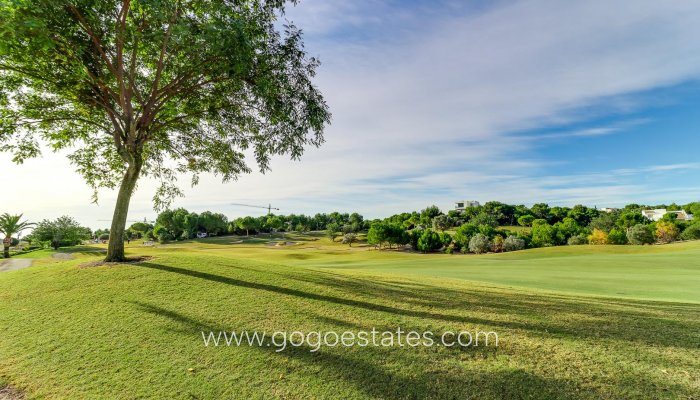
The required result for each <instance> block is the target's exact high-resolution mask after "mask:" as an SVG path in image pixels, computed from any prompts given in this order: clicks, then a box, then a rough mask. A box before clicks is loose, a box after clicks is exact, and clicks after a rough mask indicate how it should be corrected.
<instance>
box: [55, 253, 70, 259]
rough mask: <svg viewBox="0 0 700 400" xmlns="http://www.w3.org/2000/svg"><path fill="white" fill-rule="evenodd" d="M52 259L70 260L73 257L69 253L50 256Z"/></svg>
mask: <svg viewBox="0 0 700 400" xmlns="http://www.w3.org/2000/svg"><path fill="white" fill-rule="evenodd" d="M51 257H53V258H56V259H59V260H72V259H73V255H72V254H69V253H53V255H52V256H51Z"/></svg>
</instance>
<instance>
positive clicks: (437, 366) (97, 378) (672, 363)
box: [0, 235, 700, 399]
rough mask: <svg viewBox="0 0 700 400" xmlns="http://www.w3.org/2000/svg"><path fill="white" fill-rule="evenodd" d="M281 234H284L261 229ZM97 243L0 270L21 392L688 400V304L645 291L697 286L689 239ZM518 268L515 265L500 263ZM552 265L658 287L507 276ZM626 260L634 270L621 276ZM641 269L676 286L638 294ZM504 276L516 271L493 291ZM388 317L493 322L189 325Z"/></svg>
mask: <svg viewBox="0 0 700 400" xmlns="http://www.w3.org/2000/svg"><path fill="white" fill-rule="evenodd" d="M314 239H318V240H314ZM283 240H284V241H285V242H287V241H289V242H296V243H297V244H293V245H287V244H285V245H284V246H276V245H269V246H268V245H267V244H266V243H267V242H269V241H272V242H273V243H279V242H281V241H283ZM241 241H242V242H241ZM231 242H237V243H235V244H232V243H231ZM103 247H104V246H91V247H88V248H80V249H75V250H76V251H74V252H73V253H72V254H73V255H74V256H75V257H76V259H75V260H71V261H63V260H59V259H54V258H48V257H50V252H47V253H46V254H45V255H46V256H47V258H45V259H43V260H40V261H39V262H36V263H35V266H33V267H31V268H27V269H24V270H21V271H14V272H8V273H3V274H0V355H1V356H0V382H5V383H12V384H13V385H15V386H17V387H19V388H21V389H23V390H24V391H25V392H26V393H27V394H28V396H29V397H30V398H33V397H37V398H91V399H99V398H105V399H107V398H109V399H113V398H199V399H206V398H274V397H278V398H298V399H307V398H344V399H353V398H358V399H359V398H388V399H405V398H455V399H469V398H474V399H477V398H478V399H491V398H508V399H511V398H551V399H554V398H587V399H599V398H640V399H649V398H668V399H678V398H686V399H688V398H693V396H695V395H696V394H697V393H698V392H700V386H699V383H700V374H699V371H700V361H699V360H700V306H699V305H697V304H693V303H689V302H679V301H678V302H668V301H658V300H659V299H666V298H668V297H673V296H677V297H688V300H689V301H690V300H694V301H697V299H696V298H695V299H694V298H693V296H692V295H689V294H687V293H686V292H685V290H686V289H684V288H686V286H691V285H694V283H693V281H692V279H697V278H695V277H696V276H697V275H698V267H697V265H698V263H697V262H693V260H696V259H697V256H698V251H699V249H700V246H699V245H698V244H697V243H690V244H679V245H676V246H657V247H645V248H633V247H627V248H612V247H611V248H595V249H594V248H587V247H577V248H561V249H559V248H557V249H541V250H534V251H526V252H520V253H512V254H503V255H487V256H469V255H466V256H465V255H455V256H448V255H441V254H440V255H438V254H436V255H421V254H406V253H399V252H379V251H374V250H372V251H369V250H367V248H365V247H359V246H358V247H356V246H354V247H353V248H350V247H348V246H347V245H341V244H339V243H337V242H336V243H331V242H330V241H329V240H327V239H325V238H322V237H320V236H319V235H316V236H308V235H289V237H287V238H285V239H283V238H282V237H281V236H280V235H277V236H276V237H273V238H271V239H270V238H266V237H257V238H241V237H219V238H212V239H205V240H199V241H192V242H188V243H182V242H180V243H173V244H170V245H165V246H156V247H147V246H143V245H142V244H141V243H140V242H132V244H131V245H130V246H129V248H128V253H129V254H130V255H152V256H154V257H155V258H154V259H153V260H151V261H148V262H145V263H142V264H139V265H119V266H106V267H97V268H85V269H81V268H79V267H78V266H79V265H80V264H82V263H85V262H86V261H92V260H97V259H99V257H100V255H99V252H100V251H101V250H102V249H103ZM625 260H627V261H625ZM572 262H573V265H572ZM530 263H531V264H530ZM537 266H540V267H539V268H537ZM518 268H521V269H522V268H525V269H526V271H523V272H522V274H521V275H522V276H520V277H518V278H507V276H508V275H513V274H515V273H516V272H517V271H516V270H517V269H518ZM616 268H617V270H616ZM649 268H651V270H650V271H647V269H649ZM479 269H489V270H493V271H492V272H491V273H490V274H485V273H484V275H482V276H477V278H479V279H477V280H479V281H480V282H476V281H469V280H466V279H469V274H467V273H465V272H460V271H461V270H466V271H477V270H479ZM553 269H556V270H559V271H564V272H561V273H562V274H564V273H565V272H566V271H579V273H580V274H581V275H583V276H585V275H586V273H590V275H591V277H592V278H591V280H592V281H595V280H601V281H605V280H606V279H608V275H605V274H604V273H603V272H602V271H603V270H604V269H607V271H608V273H609V274H613V275H610V276H612V277H613V278H610V279H619V280H620V282H619V284H618V286H619V287H623V288H626V289H624V290H628V291H632V290H633V289H634V290H640V291H641V290H643V289H646V290H647V291H648V292H649V293H651V294H647V295H646V296H638V297H648V298H653V297H654V296H657V297H658V298H657V299H655V300H638V299H631V298H627V299H625V298H622V295H618V296H615V295H614V294H610V293H607V292H606V290H608V289H607V288H606V286H604V285H603V286H600V285H598V286H596V285H594V284H593V283H591V282H579V284H578V285H579V286H580V287H581V288H580V289H579V291H585V292H586V295H583V294H580V293H576V290H571V288H572V287H574V286H571V285H570V284H569V283H567V282H566V281H565V280H561V281H560V284H559V286H558V287H555V288H553V289H552V290H545V289H548V288H543V287H538V286H537V285H536V284H534V283H533V282H531V281H527V280H524V278H523V277H524V276H527V275H533V281H537V280H543V281H547V282H548V284H547V285H550V286H552V285H555V284H556V282H557V280H556V279H555V278H554V276H553V275H552V274H551V270H553ZM615 271H618V272H617V274H618V275H617V277H615ZM629 271H636V272H637V273H638V274H637V275H638V276H640V277H641V278H637V275H632V276H633V277H634V279H636V280H635V281H634V282H629V281H627V280H625V279H631V278H630V277H629V273H631V272H629ZM684 271H685V272H684ZM684 274H686V275H684ZM654 275H655V276H656V277H657V280H658V281H661V282H662V283H663V282H666V283H663V285H665V284H670V283H671V282H675V285H676V287H677V288H678V291H679V293H680V294H678V295H674V294H673V290H672V288H664V289H663V290H661V291H660V292H658V293H657V292H655V290H656V289H655V287H654V285H653V281H649V280H648V279H651V278H652V277H653V276H654ZM669 275H670V276H671V278H669ZM625 276H627V278H625ZM499 277H500V278H499ZM535 278H536V279H535ZM509 279H515V280H518V279H519V280H522V282H521V284H520V285H517V286H515V285H513V287H512V288H509V287H508V286H507V285H508V284H509V283H508V281H509ZM580 279H581V278H580V277H578V276H576V277H575V278H572V279H571V280H580ZM688 280H690V282H686V281H688ZM667 281H668V282H667ZM663 285H661V286H663ZM694 287H696V288H697V287H698V286H697V285H695V286H694ZM597 288H598V289H597ZM619 290H622V289H619ZM601 292H603V293H601ZM655 293H656V294H655ZM590 294H592V295H596V296H589V295H590ZM696 295H697V294H696ZM635 297H637V296H635ZM399 326H400V327H402V328H403V329H405V330H417V331H424V330H431V331H434V332H444V331H447V330H469V331H475V330H489V331H495V332H497V333H498V334H499V337H500V346H499V347H498V348H489V349H486V348H483V347H482V348H470V349H466V350H462V351H460V350H457V349H448V348H444V347H442V348H422V347H419V348H400V347H394V348H375V347H371V346H370V347H354V348H343V347H334V348H322V349H321V350H320V351H318V352H316V353H311V352H309V349H308V348H298V349H288V350H285V351H283V352H275V350H274V349H273V348H268V347H228V348H226V347H224V348H222V347H218V348H212V347H206V348H205V347H204V346H203V344H202V340H201V336H200V335H201V333H200V331H202V330H206V331H208V330H220V329H227V330H232V329H235V330H243V329H247V330H259V331H267V332H273V331H288V332H291V331H295V330H299V331H303V332H310V331H318V330H321V331H329V330H334V331H338V332H342V331H345V330H350V331H358V330H370V329H371V328H372V327H376V328H377V329H382V330H384V329H386V330H395V329H396V328H397V327H399Z"/></svg>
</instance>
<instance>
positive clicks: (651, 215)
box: [642, 208, 693, 221]
mask: <svg viewBox="0 0 700 400" xmlns="http://www.w3.org/2000/svg"><path fill="white" fill-rule="evenodd" d="M668 213H673V214H676V219H677V220H679V221H691V220H692V219H693V214H688V213H687V212H685V211H683V210H677V211H667V210H666V209H665V208H657V209H654V210H642V215H643V216H644V217H646V218H647V219H650V220H652V221H659V220H661V218H663V216H664V215H666V214H668Z"/></svg>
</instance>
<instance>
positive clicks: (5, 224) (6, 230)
mask: <svg viewBox="0 0 700 400" xmlns="http://www.w3.org/2000/svg"><path fill="white" fill-rule="evenodd" d="M21 219H22V214H19V215H10V214H8V213H4V214H2V215H0V233H2V234H3V235H5V238H4V239H3V241H2V247H3V250H2V256H3V257H4V258H10V244H11V243H12V235H14V234H16V233H19V232H22V231H23V230H25V229H27V228H29V227H31V226H33V225H34V224H32V223H30V222H27V221H21Z"/></svg>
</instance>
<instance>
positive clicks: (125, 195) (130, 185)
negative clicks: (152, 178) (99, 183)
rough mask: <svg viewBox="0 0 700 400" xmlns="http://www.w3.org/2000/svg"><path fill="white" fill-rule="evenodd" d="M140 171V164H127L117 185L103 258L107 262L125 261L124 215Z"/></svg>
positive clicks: (127, 210)
mask: <svg viewBox="0 0 700 400" xmlns="http://www.w3.org/2000/svg"><path fill="white" fill-rule="evenodd" d="M140 172H141V165H140V164H138V163H137V164H136V165H129V167H128V168H127V170H126V173H125V174H124V178H123V179H122V183H121V186H120V187H119V195H117V204H116V205H115V206H114V215H113V216H112V226H111V228H110V230H109V245H108V247H107V257H106V258H105V261H107V262H123V261H126V256H125V255H124V231H125V230H126V217H127V214H129V202H130V201H131V195H132V194H133V193H134V188H135V187H136V182H137V181H138V179H139V174H140Z"/></svg>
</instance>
